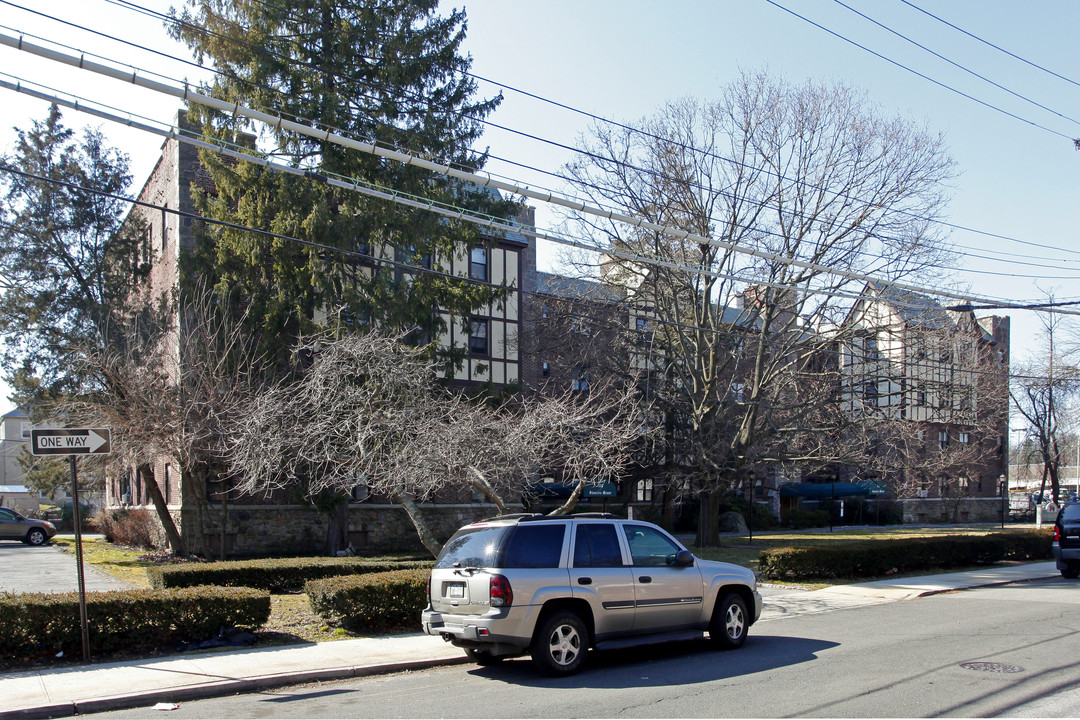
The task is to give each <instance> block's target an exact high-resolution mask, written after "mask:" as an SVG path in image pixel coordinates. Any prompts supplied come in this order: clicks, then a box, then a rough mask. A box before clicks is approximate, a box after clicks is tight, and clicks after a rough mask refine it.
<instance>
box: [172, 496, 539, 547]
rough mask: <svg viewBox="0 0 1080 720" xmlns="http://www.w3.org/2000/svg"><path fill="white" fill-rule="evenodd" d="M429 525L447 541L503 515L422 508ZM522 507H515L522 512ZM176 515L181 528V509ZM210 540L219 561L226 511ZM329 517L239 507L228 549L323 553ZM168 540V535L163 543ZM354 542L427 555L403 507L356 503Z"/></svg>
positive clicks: (231, 516)
mask: <svg viewBox="0 0 1080 720" xmlns="http://www.w3.org/2000/svg"><path fill="white" fill-rule="evenodd" d="M421 510H422V512H423V514H424V518H425V519H426V520H427V522H428V526H429V527H430V528H431V531H432V532H433V533H434V534H435V536H436V537H437V538H439V540H440V541H443V542H445V541H446V540H447V539H448V538H449V537H450V536H451V535H452V534H453V533H454V531H455V530H457V529H458V528H459V527H461V526H462V525H466V524H468V523H471V522H474V521H476V520H480V519H482V518H485V517H493V516H495V515H498V514H499V511H498V509H497V508H496V507H495V506H494V505H490V504H483V503H468V504H460V505H441V504H440V505H421ZM517 510H518V508H511V511H512V512H516V511H517ZM172 515H173V518H174V520H175V522H176V523H177V526H178V527H180V526H181V517H180V512H179V510H178V509H173V510H172ZM209 517H210V526H209V528H208V529H207V530H208V532H207V541H208V545H209V546H210V549H211V554H212V555H213V556H214V557H217V555H218V552H219V548H220V545H219V543H220V539H221V535H222V518H221V508H220V507H211V509H210V511H209ZM328 520H329V518H328V517H327V516H326V515H322V514H320V513H318V512H316V511H315V510H314V509H312V508H310V507H306V506H302V505H237V506H233V507H230V508H229V509H228V514H227V518H226V520H225V532H224V534H225V551H226V555H227V556H229V557H244V556H260V555H282V554H287V555H322V554H324V553H325V549H326V534H327V522H328ZM163 540H164V537H162V541H163ZM349 542H350V544H351V545H352V547H353V548H354V549H355V550H356V551H357V552H365V553H366V552H400V551H417V552H426V548H425V547H424V546H423V544H422V543H421V542H420V538H419V536H418V535H417V533H416V528H415V527H414V526H413V523H412V521H411V520H410V519H409V516H408V515H407V514H406V513H405V510H404V509H402V508H401V506H399V505H366V504H363V505H352V506H350V508H349Z"/></svg>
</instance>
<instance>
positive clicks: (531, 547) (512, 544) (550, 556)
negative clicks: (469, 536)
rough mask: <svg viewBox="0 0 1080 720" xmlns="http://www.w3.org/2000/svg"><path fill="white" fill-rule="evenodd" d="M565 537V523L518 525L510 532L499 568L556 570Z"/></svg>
mask: <svg viewBox="0 0 1080 720" xmlns="http://www.w3.org/2000/svg"><path fill="white" fill-rule="evenodd" d="M565 536H566V523H545V524H537V525H525V524H521V525H518V526H517V527H515V528H514V529H513V530H511V531H510V537H509V538H507V540H506V548H505V549H504V550H503V556H502V562H501V563H500V564H499V567H504V568H557V567H559V560H560V558H562V546H563V538H564V537H565Z"/></svg>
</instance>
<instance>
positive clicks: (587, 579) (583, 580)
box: [577, 577, 592, 585]
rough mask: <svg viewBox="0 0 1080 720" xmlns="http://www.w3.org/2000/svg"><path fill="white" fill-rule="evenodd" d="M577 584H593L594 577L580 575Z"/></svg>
mask: <svg viewBox="0 0 1080 720" xmlns="http://www.w3.org/2000/svg"><path fill="white" fill-rule="evenodd" d="M577 584H578V585H592V578H591V577H579V578H578V579H577Z"/></svg>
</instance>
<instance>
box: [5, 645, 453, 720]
mask: <svg viewBox="0 0 1080 720" xmlns="http://www.w3.org/2000/svg"><path fill="white" fill-rule="evenodd" d="M468 662H470V660H469V659H468V658H467V657H465V656H464V655H462V656H461V657H455V658H442V659H437V660H416V661H410V662H398V663H387V664H385V665H358V666H355V667H346V668H333V669H330V670H309V671H305V672H296V673H276V674H274V675H261V676H256V677H250V678H244V679H241V680H224V681H219V682H212V683H204V684H202V685H190V686H187V687H180V688H174V689H171V690H153V691H150V692H144V693H134V694H130V695H116V696H113V697H105V698H95V699H93V700H72V701H70V702H64V703H55V704H52V705H42V706H39V707H33V708H25V709H23V710H10V711H5V712H0V720H38V719H45V718H57V717H71V716H75V715H85V714H89V713H100V712H109V711H112V710H128V709H131V708H136V707H143V706H149V705H155V704H157V703H160V702H174V703H175V702H184V701H188V700H206V699H209V698H215V697H224V696H226V695H240V694H243V693H252V692H258V691H261V690H267V689H270V688H275V687H285V686H288V685H300V684H303V683H312V682H325V681H329V680H347V679H349V678H354V677H365V676H370V675H389V674H392V673H398V672H406V671H410V670H427V669H429V668H433V667H440V666H443V665H462V664H465V663H468Z"/></svg>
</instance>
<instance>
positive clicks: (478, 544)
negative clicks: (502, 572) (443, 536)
mask: <svg viewBox="0 0 1080 720" xmlns="http://www.w3.org/2000/svg"><path fill="white" fill-rule="evenodd" d="M505 533H506V528H505V527H487V528H466V529H462V530H458V531H457V532H456V533H454V536H453V537H452V538H450V539H449V540H447V541H446V544H445V545H443V549H442V552H441V553H439V559H438V560H436V561H435V567H437V568H450V567H494V566H495V552H496V550H498V549H499V541H500V540H501V539H502V536H503V534H505Z"/></svg>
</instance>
